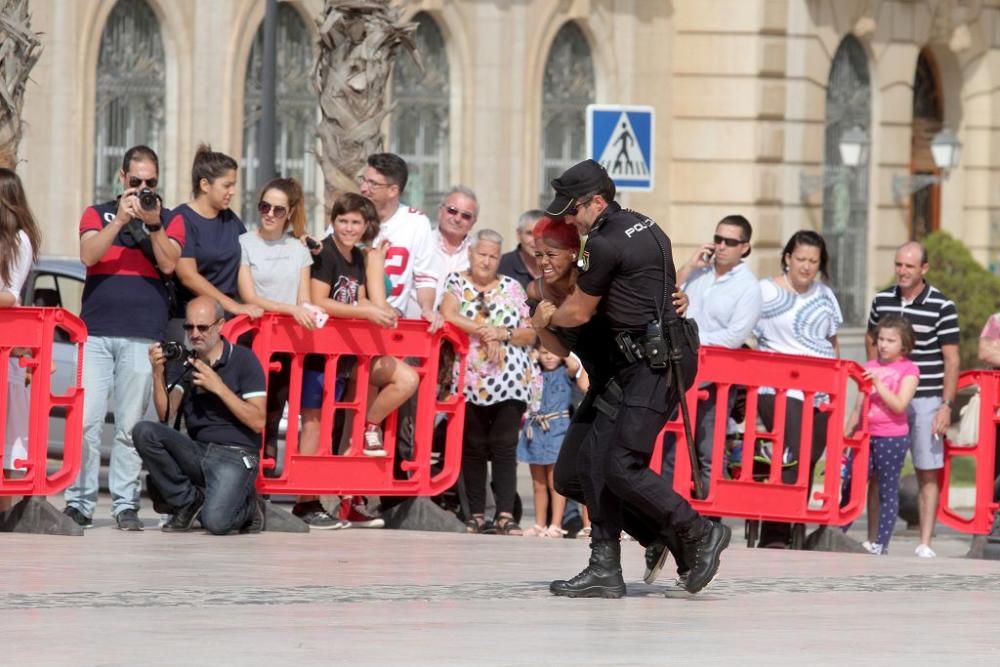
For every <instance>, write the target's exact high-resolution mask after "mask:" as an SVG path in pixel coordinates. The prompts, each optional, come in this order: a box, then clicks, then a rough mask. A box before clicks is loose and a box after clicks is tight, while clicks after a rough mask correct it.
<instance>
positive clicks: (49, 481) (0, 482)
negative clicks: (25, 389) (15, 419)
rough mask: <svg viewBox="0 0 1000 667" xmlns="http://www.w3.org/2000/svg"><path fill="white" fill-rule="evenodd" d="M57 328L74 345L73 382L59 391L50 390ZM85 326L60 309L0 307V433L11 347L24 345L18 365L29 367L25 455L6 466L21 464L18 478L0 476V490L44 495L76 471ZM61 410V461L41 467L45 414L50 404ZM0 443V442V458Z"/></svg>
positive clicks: (46, 432)
mask: <svg viewBox="0 0 1000 667" xmlns="http://www.w3.org/2000/svg"><path fill="white" fill-rule="evenodd" d="M57 329H59V330H61V331H63V332H65V334H67V335H68V337H69V342H71V343H73V344H75V345H76V346H77V349H76V359H77V362H76V384H75V386H73V387H70V388H69V389H68V390H67V392H66V394H64V395H53V394H52V351H53V350H52V346H53V342H54V340H55V336H56V330H57ZM86 340H87V327H86V325H84V323H83V321H82V320H80V319H79V318H78V317H76V316H75V315H73V314H72V313H70V312H69V311H67V310H63V309H62V308H0V436H2V435H3V434H4V433H5V432H6V428H7V399H8V396H7V375H8V361H9V360H10V357H11V352H12V351H13V350H14V349H15V348H26V349H27V350H28V356H23V357H21V358H20V361H19V363H20V364H21V366H22V367H26V368H31V369H32V373H31V385H30V398H29V401H30V403H29V408H28V458H27V460H24V459H15V460H14V461H13V462H11V463H12V465H10V466H8V467H14V468H26V469H27V470H26V473H25V475H24V477H21V478H19V479H4V478H3V477H2V476H0V495H4V496H48V495H52V494H55V493H60V492H61V491H63V490H65V489H66V487H68V486H69V485H70V484H71V483H72V482H73V480H74V479H76V477H77V475H78V474H79V473H80V458H81V443H82V439H83V386H82V375H83V343H84V342H85V341H86ZM54 407H60V408H65V410H66V428H65V431H64V434H63V443H64V446H63V460H62V465H61V466H60V467H59V469H57V470H55V471H54V472H52V473H48V472H47V471H46V468H47V463H48V461H47V459H48V443H49V415H50V413H51V412H52V408H54ZM2 459H3V447H0V463H2Z"/></svg>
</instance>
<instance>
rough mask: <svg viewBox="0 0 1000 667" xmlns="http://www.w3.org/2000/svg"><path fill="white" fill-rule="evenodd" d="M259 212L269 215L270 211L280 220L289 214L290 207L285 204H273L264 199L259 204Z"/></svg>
mask: <svg viewBox="0 0 1000 667" xmlns="http://www.w3.org/2000/svg"><path fill="white" fill-rule="evenodd" d="M257 212H258V213H260V214H261V215H267V214H268V213H271V215H273V216H274V217H276V218H278V219H279V220H280V219H281V218H284V217H285V216H286V215H288V209H287V208H285V207H284V206H273V205H271V204H270V203H269V202H266V201H262V202H260V203H259V204H257Z"/></svg>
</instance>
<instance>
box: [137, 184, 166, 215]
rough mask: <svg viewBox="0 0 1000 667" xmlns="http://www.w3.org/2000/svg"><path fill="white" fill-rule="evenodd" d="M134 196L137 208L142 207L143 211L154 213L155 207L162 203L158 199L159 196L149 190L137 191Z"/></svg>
mask: <svg viewBox="0 0 1000 667" xmlns="http://www.w3.org/2000/svg"><path fill="white" fill-rule="evenodd" d="M136 196H137V197H138V198H139V206H141V207H142V210H143V211H155V210H156V205H157V204H158V203H159V202H160V201H162V200H161V199H160V195H158V194H156V193H155V192H153V191H152V190H150V189H149V188H143V189H142V190H139V192H138V194H137V195H136Z"/></svg>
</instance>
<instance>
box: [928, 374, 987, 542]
mask: <svg viewBox="0 0 1000 667" xmlns="http://www.w3.org/2000/svg"><path fill="white" fill-rule="evenodd" d="M972 387H978V389H979V410H978V425H977V429H976V438H975V441H974V442H967V443H956V442H952V441H951V440H950V439H949V438H948V437H946V438H945V442H944V470H943V471H942V480H941V500H940V503H939V504H938V516H937V518H938V521H940V522H941V523H943V524H944V525H946V526H949V527H951V528H954V529H955V530H958V531H961V532H963V533H973V534H980V535H986V534H989V532H990V529H991V528H992V526H993V515H994V513H995V512H996V511H997V509H998V508H1000V505H998V503H997V502H996V500H994V497H993V493H994V479H995V477H994V475H995V471H996V467H995V466H996V456H997V437H996V435H997V424H998V423H1000V416H998V413H997V411H998V409H1000V372H997V371H965V372H964V373H962V374H961V375H960V376H959V379H958V390H959V391H960V392H961V391H962V390H963V389H966V390H968V389H970V388H972ZM967 458H972V459H974V460H975V468H976V477H975V481H976V486H975V504H974V506H973V512H972V515H971V516H963V515H962V514H961V513H960V512H958V511H957V510H956V509H955V508H953V507H952V506H951V502H950V499H949V494H950V491H951V486H952V484H951V476H952V469H953V467H954V465H955V463H956V462H957V461H959V460H960V459H967Z"/></svg>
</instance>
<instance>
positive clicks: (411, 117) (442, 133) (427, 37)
mask: <svg viewBox="0 0 1000 667" xmlns="http://www.w3.org/2000/svg"><path fill="white" fill-rule="evenodd" d="M413 20H414V22H416V24H417V31H416V34H415V35H414V41H415V42H416V45H417V52H418V53H419V54H420V58H421V60H422V61H423V65H424V71H423V72H422V73H421V72H420V70H419V69H418V68H417V65H416V63H415V62H414V61H413V58H412V57H411V56H410V55H409V54H408V53H400V54H399V56H398V57H397V58H396V62H395V64H394V67H393V73H392V102H393V111H392V118H391V121H390V125H389V150H390V151H392V152H393V153H396V154H398V155H399V156H400V157H402V158H403V159H404V160H406V164H407V166H408V167H409V168H410V179H409V182H408V183H407V186H406V193H405V194H404V195H403V198H404V200H406V202H407V203H408V204H409V205H410V206H413V207H415V208H419V209H422V210H424V211H428V210H430V209H431V208H433V207H434V206H436V205H437V204H438V203H439V201H440V200H441V198H442V197H443V196H444V193H445V192H446V191H447V189H448V187H449V186H450V185H451V183H449V180H448V179H449V178H450V175H449V173H448V172H449V169H448V166H449V161H450V160H449V157H450V156H449V148H450V142H449V122H448V114H449V107H450V105H449V97H448V96H449V77H450V74H449V69H448V54H447V52H446V51H445V46H444V37H443V36H442V35H441V30H440V29H439V28H438V26H437V23H435V22H434V19H432V18H431V17H430V15H429V14H427V13H426V12H421V13H419V14H417V15H416V16H415V17H414V19H413ZM431 217H432V218H433V217H434V216H431Z"/></svg>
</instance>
